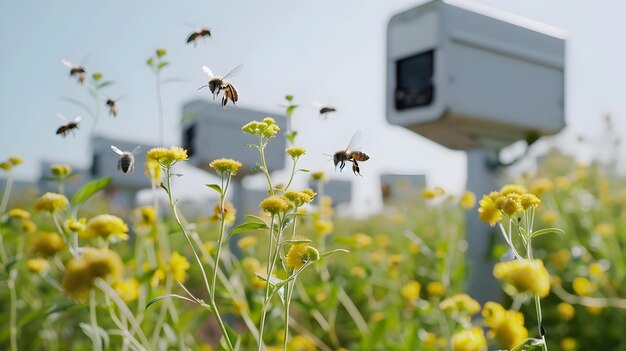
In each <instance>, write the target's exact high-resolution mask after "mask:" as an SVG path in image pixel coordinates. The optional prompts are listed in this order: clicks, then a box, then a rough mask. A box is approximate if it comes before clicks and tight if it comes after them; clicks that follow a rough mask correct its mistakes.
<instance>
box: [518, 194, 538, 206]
mask: <svg viewBox="0 0 626 351" xmlns="http://www.w3.org/2000/svg"><path fill="white" fill-rule="evenodd" d="M520 202H521V204H522V207H523V208H524V210H528V209H529V208H537V207H539V204H541V200H539V198H538V197H537V196H535V195H534V194H530V193H526V194H522V196H520Z"/></svg>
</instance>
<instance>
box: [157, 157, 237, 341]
mask: <svg viewBox="0 0 626 351" xmlns="http://www.w3.org/2000/svg"><path fill="white" fill-rule="evenodd" d="M165 175H166V177H167V195H168V198H169V203H170V207H171V208H172V212H173V213H174V218H175V219H176V223H178V227H179V228H180V230H181V231H182V232H183V234H184V235H185V239H187V243H189V246H190V247H191V251H192V252H193V255H194V256H195V258H196V261H197V262H198V265H199V266H200V270H201V271H202V277H203V278H204V284H205V287H206V289H207V293H208V294H209V300H210V302H211V303H210V306H211V308H212V309H213V314H214V316H215V319H216V320H217V323H218V324H219V327H220V330H221V331H222V336H223V337H224V339H225V340H226V344H227V345H228V348H229V350H234V348H233V345H232V342H231V341H230V337H229V335H228V332H227V330H226V325H225V324H224V322H223V321H222V316H221V315H220V313H219V311H218V309H217V305H216V304H215V297H214V294H213V293H212V291H211V286H210V285H209V279H208V278H207V274H206V271H205V270H204V265H203V264H202V260H200V257H199V256H198V253H197V252H196V248H195V246H194V245H193V243H192V242H191V238H189V234H188V233H187V230H186V229H185V227H184V226H183V224H182V222H181V221H180V218H179V216H178V211H177V210H176V206H175V205H174V200H173V199H172V176H171V171H170V168H166V169H165ZM217 269H218V266H217V262H216V265H215V271H217Z"/></svg>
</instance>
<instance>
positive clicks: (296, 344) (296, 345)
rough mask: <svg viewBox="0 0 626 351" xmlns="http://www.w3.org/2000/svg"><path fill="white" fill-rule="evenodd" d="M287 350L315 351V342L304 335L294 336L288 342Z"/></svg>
mask: <svg viewBox="0 0 626 351" xmlns="http://www.w3.org/2000/svg"><path fill="white" fill-rule="evenodd" d="M287 350H293V351H316V350H317V347H316V346H315V341H314V340H313V339H311V337H309V336H306V335H296V336H294V337H293V338H291V340H289V345H288V348H287Z"/></svg>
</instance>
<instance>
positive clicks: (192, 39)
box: [187, 28, 211, 47]
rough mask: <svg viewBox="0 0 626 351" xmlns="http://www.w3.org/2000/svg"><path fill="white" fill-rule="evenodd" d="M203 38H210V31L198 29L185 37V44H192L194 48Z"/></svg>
mask: <svg viewBox="0 0 626 351" xmlns="http://www.w3.org/2000/svg"><path fill="white" fill-rule="evenodd" d="M204 37H208V38H210V37H211V30H210V29H206V28H198V29H196V30H195V31H194V32H193V33H191V34H189V36H188V37H187V44H191V43H193V46H194V47H195V46H196V45H197V44H198V41H199V40H200V39H202V38H204Z"/></svg>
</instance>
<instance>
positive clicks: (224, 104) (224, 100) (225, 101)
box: [222, 95, 228, 110]
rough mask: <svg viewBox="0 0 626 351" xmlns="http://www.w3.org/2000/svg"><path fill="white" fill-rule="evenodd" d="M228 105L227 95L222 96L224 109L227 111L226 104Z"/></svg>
mask: <svg viewBox="0 0 626 351" xmlns="http://www.w3.org/2000/svg"><path fill="white" fill-rule="evenodd" d="M227 103H228V98H227V97H226V95H224V96H222V108H223V109H224V110H225V109H226V104H227Z"/></svg>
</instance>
